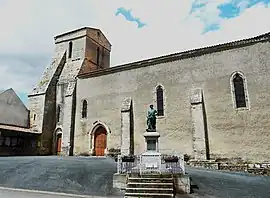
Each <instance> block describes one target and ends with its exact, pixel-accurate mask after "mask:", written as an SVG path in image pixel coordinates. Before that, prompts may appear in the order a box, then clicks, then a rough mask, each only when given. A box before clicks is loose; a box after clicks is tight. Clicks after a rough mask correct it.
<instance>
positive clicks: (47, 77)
mask: <svg viewBox="0 0 270 198" xmlns="http://www.w3.org/2000/svg"><path fill="white" fill-rule="evenodd" d="M64 58H65V50H63V51H61V52H59V53H58V54H56V55H55V57H53V59H52V63H51V64H50V65H48V66H47V67H46V69H45V71H44V72H43V74H42V76H41V79H40V81H39V83H38V84H37V85H36V86H35V87H34V89H33V90H32V92H31V93H30V94H29V95H28V96H31V95H37V94H44V93H45V92H46V91H47V88H48V86H49V83H50V82H51V79H52V78H53V76H54V74H55V72H56V70H57V68H58V66H59V64H60V63H61V61H63V59H64Z"/></svg>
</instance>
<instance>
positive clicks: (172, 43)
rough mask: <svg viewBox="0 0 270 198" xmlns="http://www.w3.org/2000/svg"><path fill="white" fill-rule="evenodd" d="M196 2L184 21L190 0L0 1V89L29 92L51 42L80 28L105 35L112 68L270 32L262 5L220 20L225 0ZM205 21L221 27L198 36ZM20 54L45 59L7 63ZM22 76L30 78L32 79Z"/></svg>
mask: <svg viewBox="0 0 270 198" xmlns="http://www.w3.org/2000/svg"><path fill="white" fill-rule="evenodd" d="M201 2H202V3H204V2H206V3H207V6H206V7H205V8H203V9H200V10H197V11H196V12H195V13H193V14H192V15H191V16H189V12H190V9H191V7H192V3H193V1H188V0H186V1H179V0H171V1H170V2H169V3H168V2H167V1H153V0H148V1H142V0H136V1H135V0H134V1H125V0H122V1H120V0H114V1H104V0H100V1H94V0H92V1H90V0H76V1H75V0H57V1H55V0H46V1H42V0H21V1H18V0H2V2H1V6H0V24H1V31H0V43H1V45H0V79H1V78H2V79H6V80H5V81H3V80H1V86H2V87H0V88H9V87H13V88H14V89H17V90H19V91H30V89H31V88H32V86H33V85H34V84H35V83H36V81H37V80H38V79H39V77H40V75H41V73H42V71H43V69H44V68H45V65H44V64H45V63H47V62H48V60H50V57H49V56H50V54H51V53H52V52H53V48H54V44H53V37H54V36H55V35H57V34H60V33H63V32H66V31H69V30H72V29H75V28H80V27H82V26H93V27H97V28H100V29H101V30H102V31H103V32H104V33H105V35H106V36H107V37H108V39H109V40H110V41H111V43H112V45H113V46H112V55H111V59H112V60H111V62H112V65H118V64H121V63H127V62H131V61H136V60H141V59H145V58H150V57H155V56H160V55H164V54H168V53H174V52H178V51H182V50H187V49H193V48H197V47H201V46H206V45H212V44H216V43H220V42H227V41H230V40H235V39H240V38H243V37H249V36H255V35H258V34H261V33H265V32H267V31H270V21H269V20H266V19H269V18H270V8H269V7H266V6H265V5H263V4H259V5H257V6H254V7H252V8H249V9H246V10H245V11H244V12H243V13H242V14H241V15H240V16H239V17H236V18H232V19H229V20H224V19H221V18H220V17H219V16H218V15H219V10H218V9H217V6H218V5H219V4H221V3H223V2H228V0H209V1H206V0H201ZM118 7H124V8H126V9H132V13H133V15H134V16H135V17H139V18H140V19H141V20H142V22H145V23H146V24H147V26H145V27H144V28H141V29H138V28H137V25H136V23H132V22H129V21H127V20H126V19H125V18H124V17H123V16H121V15H119V16H117V17H116V16H115V12H116V10H117V8H118ZM196 16H197V17H196ZM198 16H199V17H198ZM204 22H206V23H209V24H210V23H213V22H217V23H220V25H221V29H220V30H219V31H216V32H209V33H206V34H203V35H202V34H201V33H202V31H203V29H204V25H205V24H204ZM4 55H9V57H10V58H9V61H3V60H2V59H1V56H4ZM20 55H28V56H30V57H37V56H38V57H39V56H47V59H46V60H45V59H44V58H43V59H42V61H40V62H38V61H34V63H32V64H34V65H32V66H31V64H30V62H29V63H25V62H22V61H18V62H16V63H15V62H14V61H12V59H13V58H14V57H15V56H16V57H17V56H20ZM12 57H13V58H12ZM14 64H16V67H15V65H14ZM7 67H9V68H10V67H14V68H16V70H15V71H14V69H6V68H7ZM26 68H27V70H26ZM26 71H28V73H29V74H30V75H31V76H32V78H31V80H30V78H29V77H28V73H27V72H26ZM29 71H31V72H29ZM33 73H35V74H36V76H34V75H33ZM7 76H8V79H7V78H6V77H7ZM14 80H16V81H19V82H20V83H17V82H14Z"/></svg>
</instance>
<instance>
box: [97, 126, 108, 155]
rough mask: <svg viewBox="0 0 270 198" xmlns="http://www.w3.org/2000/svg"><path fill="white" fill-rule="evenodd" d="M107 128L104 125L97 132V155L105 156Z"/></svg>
mask: <svg viewBox="0 0 270 198" xmlns="http://www.w3.org/2000/svg"><path fill="white" fill-rule="evenodd" d="M106 141H107V135H106V130H105V129H104V128H102V127H100V128H98V129H97V131H96V133H95V154H96V156H104V154H105V153H104V151H105V149H106V144H107V142H106Z"/></svg>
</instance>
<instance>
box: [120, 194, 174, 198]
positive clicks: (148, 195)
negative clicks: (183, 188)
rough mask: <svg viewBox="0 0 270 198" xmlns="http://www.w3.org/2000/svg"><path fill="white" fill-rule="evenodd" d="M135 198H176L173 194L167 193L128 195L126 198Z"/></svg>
mask: <svg viewBox="0 0 270 198" xmlns="http://www.w3.org/2000/svg"><path fill="white" fill-rule="evenodd" d="M133 197H137V198H138V197H163V198H169V197H174V195H173V194H165V193H161V194H160V193H126V194H125V198H133Z"/></svg>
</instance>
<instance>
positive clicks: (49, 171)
mask: <svg viewBox="0 0 270 198" xmlns="http://www.w3.org/2000/svg"><path fill="white" fill-rule="evenodd" d="M115 172H116V163H115V162H114V161H113V160H112V159H110V158H95V157H85V158H83V157H56V156H49V157H1V158H0V186H1V187H0V198H15V197H16V198H34V197H41V198H47V197H48V198H49V197H50V198H68V197H70V198H72V197H73V198H74V197H78V196H66V195H59V194H58V195H57V194H54V195H52V194H50V195H46V194H43V193H39V192H26V191H22V192H19V191H13V190H8V189H3V188H2V187H8V188H17V189H28V190H37V191H49V192H52V193H53V192H58V193H68V194H80V195H88V196H89V195H91V196H92V197H123V196H122V195H121V194H120V193H119V192H117V191H115V190H114V189H113V188H112V182H113V174H114V173H115ZM187 173H188V174H189V175H190V176H191V178H192V183H191V184H192V186H193V191H194V193H192V194H190V195H183V196H180V197H190V198H204V197H205V198H241V197H243V198H270V177H267V176H254V175H251V174H245V173H234V172H224V171H223V172H221V171H214V170H213V171H210V170H205V169H195V168H187Z"/></svg>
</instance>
